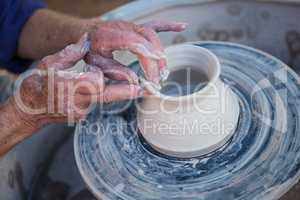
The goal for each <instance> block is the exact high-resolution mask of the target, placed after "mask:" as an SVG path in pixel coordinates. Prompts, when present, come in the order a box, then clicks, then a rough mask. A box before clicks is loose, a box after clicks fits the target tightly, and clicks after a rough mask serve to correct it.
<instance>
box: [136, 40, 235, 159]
mask: <svg viewBox="0 0 300 200" xmlns="http://www.w3.org/2000/svg"><path fill="white" fill-rule="evenodd" d="M166 55H167V61H168V70H169V71H170V75H169V76H168V78H167V80H166V81H164V83H163V84H162V89H158V88H157V87H154V86H153V85H152V84H150V83H148V82H146V81H144V84H145V87H147V89H148V90H149V91H150V92H151V93H152V95H151V96H149V97H146V98H144V99H143V100H142V101H141V102H140V103H139V104H138V105H137V110H138V111H137V123H138V128H139V130H140V132H141V134H142V135H143V137H144V138H145V139H146V140H147V141H148V142H149V144H150V145H151V146H152V147H153V148H155V149H156V150H158V151H160V152H161V153H164V154H167V155H170V156H175V157H183V158H185V157H195V156H201V155H204V154H207V153H210V152H212V151H214V150H216V149H218V148H220V147H222V146H223V145H224V144H225V143H226V142H227V141H228V140H229V139H230V138H231V136H232V135H233V133H234V131H235V128H236V125H237V122H238V118H239V103H238V99H237V96H236V95H235V94H234V93H233V92H232V90H231V89H230V88H229V87H228V86H227V85H225V84H224V83H223V82H222V81H221V80H220V73H221V66H220V63H219V61H218V59H217V57H216V56H215V55H214V54H213V53H211V52H210V51H208V50H207V49H204V48H202V47H199V46H195V45H193V44H181V45H176V46H171V47H169V48H167V49H166Z"/></svg>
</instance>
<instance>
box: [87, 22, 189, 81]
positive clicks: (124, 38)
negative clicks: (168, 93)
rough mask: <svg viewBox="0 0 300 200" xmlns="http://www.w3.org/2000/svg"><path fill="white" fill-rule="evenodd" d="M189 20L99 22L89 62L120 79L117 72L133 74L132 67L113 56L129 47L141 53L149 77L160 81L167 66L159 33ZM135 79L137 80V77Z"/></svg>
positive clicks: (172, 29) (93, 34) (177, 26)
mask: <svg viewBox="0 0 300 200" xmlns="http://www.w3.org/2000/svg"><path fill="white" fill-rule="evenodd" d="M186 25H187V24H186V23H179V22H170V21H161V20H160V21H151V22H148V23H145V24H141V25H140V24H134V23H131V22H127V21H109V22H103V23H99V24H98V26H96V28H95V30H94V31H92V32H91V34H90V35H91V38H90V39H91V53H89V56H88V59H87V60H88V62H89V63H90V64H92V65H96V66H98V67H99V68H101V69H102V70H103V72H104V73H105V74H106V75H107V76H112V77H113V78H118V77H116V76H117V75H115V74H116V73H114V72H118V71H120V72H125V73H129V71H130V70H129V69H128V68H127V67H126V66H124V65H122V64H121V63H119V62H117V61H116V60H114V59H113V54H112V52H113V51H115V50H129V51H130V52H132V53H134V54H135V55H137V57H138V59H139V61H140V63H141V67H142V68H143V70H144V73H145V76H146V78H147V80H149V81H152V82H153V83H156V84H158V83H159V82H160V79H161V76H163V75H164V72H165V69H166V60H165V57H164V48H163V46H162V44H161V41H160V39H159V37H158V35H157V32H166V31H173V32H180V31H183V30H184V29H185V28H186ZM133 81H134V80H133Z"/></svg>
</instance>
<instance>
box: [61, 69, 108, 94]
mask: <svg viewBox="0 0 300 200" xmlns="http://www.w3.org/2000/svg"><path fill="white" fill-rule="evenodd" d="M55 82H56V84H57V86H60V83H63V84H61V85H62V87H65V88H66V89H67V91H69V94H70V95H73V94H75V93H79V94H90V95H91V94H99V93H102V92H103V91H104V86H105V83H104V76H103V73H102V72H101V71H98V72H85V73H75V72H67V71H57V73H56V80H55Z"/></svg>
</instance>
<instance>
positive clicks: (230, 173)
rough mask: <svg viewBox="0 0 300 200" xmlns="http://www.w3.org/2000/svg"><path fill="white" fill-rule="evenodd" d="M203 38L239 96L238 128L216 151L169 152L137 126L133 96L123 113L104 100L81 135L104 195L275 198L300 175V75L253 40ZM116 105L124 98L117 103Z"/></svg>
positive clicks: (83, 164) (83, 161)
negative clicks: (246, 43) (106, 106)
mask: <svg viewBox="0 0 300 200" xmlns="http://www.w3.org/2000/svg"><path fill="white" fill-rule="evenodd" d="M195 45H199V46H201V47H204V48H207V49H209V50H210V51H212V52H213V53H214V54H215V55H216V56H217V57H218V58H219V60H220V62H221V65H222V73H221V79H222V80H223V82H224V83H226V84H228V85H230V87H231V88H232V90H233V92H234V93H235V94H236V95H237V96H238V98H239V101H240V109H241V110H240V119H239V124H238V126H237V129H236V132H235V133H234V136H233V137H232V139H231V140H230V142H229V143H228V144H227V145H225V146H223V147H222V148H221V149H219V150H217V151H215V152H213V153H211V154H209V155H205V156H202V157H197V158H191V159H178V158H173V157H168V156H165V155H162V154H160V153H158V152H156V151H155V150H153V149H152V148H151V147H150V146H149V145H148V144H147V143H146V142H145V140H143V138H142V137H141V136H140V134H139V133H138V131H136V130H137V129H136V122H135V120H136V113H135V108H134V106H133V104H131V106H128V109H127V110H126V111H125V112H124V113H123V114H122V115H117V114H107V113H105V109H98V108H97V109H95V110H94V111H93V112H92V113H91V114H90V116H89V117H88V119H87V121H86V122H85V123H83V124H79V125H78V127H77V130H76V135H75V138H74V145H75V156H76V162H77V165H78V167H79V170H80V173H81V175H82V177H83V179H84V180H85V182H86V183H87V185H88V187H89V188H90V189H91V191H92V192H93V193H94V195H95V196H96V197H97V198H99V199H103V200H117V199H118V200H120V199H122V200H133V199H139V200H150V199H151V200H161V199H166V200H175V199H176V200H178V199H187V200H191V199H203V200H220V199H232V200H237V199H243V200H252V199H262V200H270V199H279V198H280V196H282V195H283V194H284V193H285V192H287V191H288V189H290V188H291V187H292V186H293V185H294V184H295V183H296V182H297V180H298V178H299V177H300V174H299V172H298V168H299V164H300V158H299V156H300V154H299V150H300V131H299V127H300V126H299V125H300V124H299V119H300V118H299V114H300V110H299V109H300V106H299V103H300V94H299V91H300V88H299V78H298V76H297V75H296V74H295V73H294V72H293V71H292V70H290V69H289V68H288V67H286V66H285V65H284V64H283V63H282V62H280V61H279V60H277V59H276V58H274V57H272V56H270V55H267V54H265V53H263V52H261V51H258V50H255V49H252V48H249V47H245V46H240V45H235V44H231V43H217V42H203V43H197V44H195ZM116 107H120V105H113V106H112V107H111V108H116ZM111 108H110V109H111ZM100 110H101V111H100Z"/></svg>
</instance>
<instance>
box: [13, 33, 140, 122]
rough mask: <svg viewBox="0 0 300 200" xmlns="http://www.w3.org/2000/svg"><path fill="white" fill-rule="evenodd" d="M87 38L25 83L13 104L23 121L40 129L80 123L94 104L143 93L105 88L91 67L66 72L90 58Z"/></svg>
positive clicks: (136, 88)
mask: <svg viewBox="0 0 300 200" xmlns="http://www.w3.org/2000/svg"><path fill="white" fill-rule="evenodd" d="M87 38H88V35H87V34H85V35H84V36H83V37H82V38H81V39H80V41H79V42H78V43H77V44H72V45H70V46H68V47H66V48H65V49H64V50H62V51H61V52H58V53H56V54H54V55H50V56H48V57H46V58H44V59H42V61H41V62H40V63H39V64H38V72H37V73H34V74H33V75H30V76H29V77H28V78H26V79H25V80H23V81H22V83H21V84H20V87H19V90H18V91H19V92H17V93H16V95H15V98H14V99H15V101H14V102H15V104H16V105H15V106H16V107H18V108H19V110H20V112H19V113H21V114H22V115H23V117H22V118H23V119H25V120H26V119H29V120H30V122H33V123H31V124H34V125H38V126H40V125H44V124H47V123H50V122H65V121H67V120H74V121H77V120H79V119H81V118H83V117H84V116H85V114H86V112H87V111H88V110H87V109H86V108H87V107H89V106H90V105H91V104H92V103H95V102H100V103H102V102H112V101H118V100H126V99H131V98H136V97H138V96H140V95H141V94H142V93H143V91H142V89H141V88H140V87H139V86H138V85H133V84H131V85H130V84H127V83H122V84H114V85H105V78H104V75H103V73H102V71H101V70H99V68H98V67H93V66H89V70H90V71H89V72H82V73H78V72H72V71H70V70H68V71H67V70H66V69H68V68H70V67H73V66H74V65H75V64H76V62H78V61H79V60H81V59H82V58H83V57H84V56H85V55H86V54H87V52H88V49H89V43H88V41H87ZM108 67H109V64H108ZM18 94H19V96H17V95H18ZM17 100H18V101H17ZM23 108H25V110H24V109H23ZM27 108H28V109H27ZM26 109H27V110H28V112H26ZM31 111H32V112H31ZM34 111H37V112H38V114H34V113H33V112H34Z"/></svg>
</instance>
